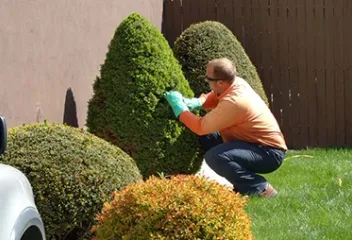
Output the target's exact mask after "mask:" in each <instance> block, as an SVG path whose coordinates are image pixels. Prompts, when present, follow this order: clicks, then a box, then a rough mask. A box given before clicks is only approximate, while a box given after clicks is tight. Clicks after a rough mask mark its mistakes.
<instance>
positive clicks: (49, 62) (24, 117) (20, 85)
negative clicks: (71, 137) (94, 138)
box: [0, 0, 162, 127]
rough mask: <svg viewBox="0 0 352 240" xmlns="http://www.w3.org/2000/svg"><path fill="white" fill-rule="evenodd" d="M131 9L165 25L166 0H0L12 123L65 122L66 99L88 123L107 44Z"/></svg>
mask: <svg viewBox="0 0 352 240" xmlns="http://www.w3.org/2000/svg"><path fill="white" fill-rule="evenodd" d="M132 12H138V13H140V14H143V15H144V16H145V17H147V18H148V19H149V20H150V21H151V22H152V23H153V24H154V25H155V26H156V27H157V28H158V29H159V30H160V29H161V21H162V1H161V0H130V1H125V0H124V1H122V0H115V1H113V0H99V1H97V0H60V1H58V0H26V1H24V0H3V1H0V115H2V116H5V117H6V119H7V123H8V126H9V127H12V126H16V125H21V124H23V123H32V122H37V121H42V120H45V119H46V120H48V121H50V122H60V123H62V122H63V119H64V112H65V102H66V106H67V108H68V110H67V109H66V111H67V112H71V114H72V112H73V110H72V108H73V107H74V106H73V105H74V103H75V104H76V108H77V121H78V125H79V127H83V126H84V125H85V121H86V113H87V102H88V100H89V99H90V98H91V96H92V84H93V82H94V80H95V77H96V76H97V75H99V70H100V65H101V64H102V63H103V62H104V59H105V54H106V52H107V47H108V44H109V42H110V40H111V39H112V36H113V34H114V31H115V29H116V27H117V26H118V25H119V23H120V22H121V20H123V19H124V18H125V17H127V16H128V15H129V14H130V13H132ZM69 89H71V90H72V93H73V97H74V101H73V99H72V96H71V98H70V96H69V95H68V97H67V92H68V90H69ZM66 99H68V101H66ZM70 99H71V100H70ZM71 118H72V116H71Z"/></svg>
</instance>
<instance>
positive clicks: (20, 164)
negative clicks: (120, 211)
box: [0, 122, 141, 239]
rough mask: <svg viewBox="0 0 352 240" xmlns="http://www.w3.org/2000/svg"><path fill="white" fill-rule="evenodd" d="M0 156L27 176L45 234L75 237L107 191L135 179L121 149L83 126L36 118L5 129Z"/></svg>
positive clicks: (83, 230) (106, 198) (135, 171)
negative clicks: (85, 130)
mask: <svg viewBox="0 0 352 240" xmlns="http://www.w3.org/2000/svg"><path fill="white" fill-rule="evenodd" d="M0 159H1V162H3V163H6V164H9V165H11V166H14V167H16V168H18V169H19V170H21V171H22V172H23V173H24V174H25V175H26V176H27V178H28V179H29V181H30V183H31V185H32V187H33V193H34V195H35V202H36V204H37V207H38V210H39V212H40V214H41V217H42V219H43V222H44V224H45V229H46V235H47V239H81V238H79V236H80V237H82V236H84V235H85V234H86V233H87V232H89V229H90V228H91V226H92V224H93V223H94V221H95V216H96V214H98V212H99V211H100V210H101V208H102V206H103V203H104V202H105V201H110V200H112V194H111V193H112V192H113V191H115V190H120V189H121V188H123V187H124V186H126V185H127V184H128V183H131V182H135V181H137V180H138V179H141V174H140V172H139V170H138V168H137V166H136V164H135V163H134V161H133V160H132V159H131V158H130V157H129V156H128V155H127V154H126V153H124V152H123V151H122V150H120V149H119V148H117V147H116V146H113V145H112V144H110V143H108V142H106V141H104V140H102V139H99V138H98V137H96V136H94V135H92V134H90V133H87V132H84V131H83V130H80V129H77V128H72V127H68V126H65V125H62V124H49V123H46V122H45V123H38V124H30V125H24V126H20V127H15V128H12V129H9V135H8V148H7V151H6V153H5V154H4V155H3V156H1V157H0Z"/></svg>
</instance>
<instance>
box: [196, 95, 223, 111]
mask: <svg viewBox="0 0 352 240" xmlns="http://www.w3.org/2000/svg"><path fill="white" fill-rule="evenodd" d="M198 99H199V100H200V102H201V103H202V108H203V109H204V110H210V109H214V108H215V107H216V105H217V104H218V103H219V100H218V99H217V97H216V95H215V93H214V92H213V91H211V92H209V93H207V94H202V95H201V96H200V97H199V98H198Z"/></svg>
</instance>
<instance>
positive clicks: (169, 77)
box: [87, 13, 202, 177]
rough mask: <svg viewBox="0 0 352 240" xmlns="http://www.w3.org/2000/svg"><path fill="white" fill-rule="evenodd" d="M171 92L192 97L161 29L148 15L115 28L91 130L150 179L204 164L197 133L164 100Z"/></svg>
mask: <svg viewBox="0 0 352 240" xmlns="http://www.w3.org/2000/svg"><path fill="white" fill-rule="evenodd" d="M170 89H176V90H179V91H180V92H181V93H182V94H184V95H185V96H188V97H192V96H193V92H192V90H191V89H190V87H189V84H188V82H187V81H186V80H185V78H184V76H183V73H182V69H181V66H180V65H179V63H178V62H177V60H176V58H175V57H174V56H173V52H172V49H171V48H170V47H169V45H168V42H167V41H166V39H165V38H164V37H163V36H162V34H161V33H160V31H159V30H157V29H156V28H155V27H154V26H152V24H150V22H149V21H148V20H147V19H145V18H144V17H143V16H141V15H139V14H136V13H133V14H131V15H129V16H128V17H127V18H126V19H124V20H123V21H122V22H121V24H120V25H119V26H118V28H117V29H116V32H115V34H114V37H113V39H112V41H111V42H110V44H109V49H108V53H107V55H106V59H105V62H104V64H103V65H102V67H101V71H100V77H98V78H97V79H96V81H95V83H94V85H93V90H94V95H93V97H92V99H91V100H90V101H89V105H88V117H87V126H88V128H89V131H90V132H92V133H94V134H96V135H97V136H99V137H101V138H104V139H106V140H108V141H110V142H112V143H114V144H116V145H118V146H119V147H120V148H121V149H123V150H124V151H125V152H127V153H129V154H130V156H132V158H133V159H135V161H136V163H137V165H138V167H139V169H140V170H141V172H142V174H143V176H145V177H147V176H150V175H153V174H156V173H158V172H164V173H166V174H175V173H193V172H195V171H197V170H198V169H199V167H200V165H201V162H202V157H201V155H199V154H198V149H199V147H198V141H197V139H196V136H195V134H193V133H191V132H190V131H189V130H188V129H186V128H185V127H184V126H183V125H182V124H180V123H179V122H178V120H176V119H175V118H174V117H173V114H172V111H171V108H170V107H169V106H168V104H167V102H166V101H165V100H164V98H163V97H162V95H163V93H164V92H165V91H167V90H170Z"/></svg>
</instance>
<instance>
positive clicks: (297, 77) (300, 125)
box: [163, 0, 352, 148]
mask: <svg viewBox="0 0 352 240" xmlns="http://www.w3.org/2000/svg"><path fill="white" fill-rule="evenodd" d="M204 20H216V21H219V22H222V23H223V24H225V25H226V26H227V27H228V28H229V29H231V30H232V32H233V33H234V34H235V36H236V37H237V38H238V40H239V41H240V42H241V43H242V45H243V47H244V48H245V50H246V52H247V54H248V56H249V57H250V58H251V60H252V62H253V63H254V65H255V66H256V68H257V70H258V73H259V75H260V77H261V79H262V81H263V85H264V88H265V91H266V93H267V96H268V98H269V99H270V100H271V102H270V104H271V109H272V111H273V113H274V115H275V116H276V118H277V119H278V121H279V123H280V126H281V128H282V129H283V131H284V134H285V137H286V139H287V142H288V145H289V147H290V148H304V147H346V146H347V147H350V146H352V47H351V46H352V1H351V0H165V2H164V21H163V33H164V35H165V37H166V38H167V39H168V41H169V43H170V45H171V46H172V45H173V42H174V40H175V39H176V38H177V37H178V36H179V35H180V34H181V32H182V31H183V30H184V29H186V28H187V27H189V26H190V24H192V23H196V22H200V21H204Z"/></svg>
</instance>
